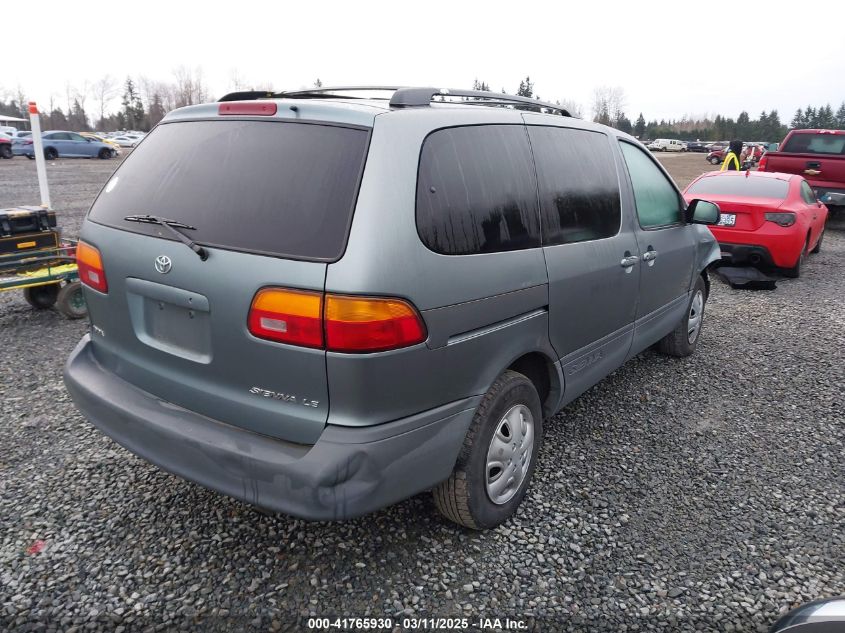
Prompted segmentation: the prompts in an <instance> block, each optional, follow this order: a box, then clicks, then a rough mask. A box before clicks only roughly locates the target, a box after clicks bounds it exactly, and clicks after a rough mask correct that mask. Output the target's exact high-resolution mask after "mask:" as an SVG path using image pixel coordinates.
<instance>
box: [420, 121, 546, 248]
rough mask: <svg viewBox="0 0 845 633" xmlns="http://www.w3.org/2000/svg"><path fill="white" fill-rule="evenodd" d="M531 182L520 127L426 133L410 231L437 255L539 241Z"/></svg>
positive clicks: (531, 245)
mask: <svg viewBox="0 0 845 633" xmlns="http://www.w3.org/2000/svg"><path fill="white" fill-rule="evenodd" d="M539 225H540V221H539V217H538V210H537V183H536V179H535V177H534V169H533V164H532V161H531V149H530V147H529V145H528V136H527V134H526V132H525V128H524V127H523V126H521V125H479V126H471V127H456V128H448V129H444V130H438V131H436V132H433V133H432V134H430V135H429V136H428V138H426V140H425V142H424V143H423V148H422V154H421V156H420V167H419V175H418V180H417V230H418V232H419V234H420V238H421V239H422V241H423V243H424V244H425V245H426V246H427V247H428V248H430V249H431V250H433V251H434V252H436V253H441V254H444V255H471V254H474V253H493V252H497V251H513V250H519V249H524V248H536V247H539V246H540V226H539Z"/></svg>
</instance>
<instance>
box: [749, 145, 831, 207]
mask: <svg viewBox="0 0 845 633" xmlns="http://www.w3.org/2000/svg"><path fill="white" fill-rule="evenodd" d="M757 169H758V170H759V171H779V172H782V173H787V174H800V175H801V176H804V178H806V179H807V181H808V182H809V183H810V186H811V187H812V188H813V190H814V191H815V192H816V196H817V197H818V199H819V200H821V201H822V202H823V203H824V204H826V205H827V206H828V208H829V209H830V210H831V211H832V212H836V211H838V212H840V213H842V212H845V130H792V131H791V132H790V133H789V134H787V135H786V138H785V139H784V140H783V143H781V144H780V147H779V148H778V151H776V152H767V153H766V154H764V155H763V158H761V159H760V164H759V165H758V166H757Z"/></svg>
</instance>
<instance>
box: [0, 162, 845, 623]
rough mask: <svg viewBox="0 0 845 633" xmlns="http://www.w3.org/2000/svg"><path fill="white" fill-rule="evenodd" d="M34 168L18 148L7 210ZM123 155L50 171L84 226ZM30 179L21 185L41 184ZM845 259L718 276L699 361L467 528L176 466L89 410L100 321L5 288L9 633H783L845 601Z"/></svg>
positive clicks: (548, 449) (0, 565)
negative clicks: (289, 508)
mask: <svg viewBox="0 0 845 633" xmlns="http://www.w3.org/2000/svg"><path fill="white" fill-rule="evenodd" d="M689 158H698V157H696V156H692V157H686V156H684V157H678V158H674V157H673V158H672V159H671V160H672V161H673V162H674V161H679V160H688V159H689ZM10 163H11V165H10ZM16 163H17V164H16ZM30 165H31V163H29V161H22V160H20V159H15V160H13V161H0V203H2V204H8V202H9V201H10V200H8V199H6V198H7V195H9V194H8V192H9V191H12V189H13V188H12V187H10V183H11V182H14V183H19V182H21V181H22V180H23V179H25V178H26V177H29V176H27V172H26V170H34V166H33V167H32V168H31V167H30ZM684 165H687V163H684ZM114 166H115V165H114V163H111V162H105V161H85V162H81V161H58V163H57V165H55V166H52V167H51V168H50V175H51V182H52V183H53V190H54V195H55V201H56V202H54V206H56V207H59V206H60V205H62V204H63V205H66V206H62V207H61V208H64V209H70V212H68V213H67V214H66V215H65V216H64V217H63V220H64V222H65V226H66V227H68V233H70V234H73V233H74V229H73V227H75V226H78V221H79V218H80V217H81V212H82V211H83V210H84V208H85V207H86V206H87V204H88V203H89V202H90V200H91V199H92V197H93V195H95V194H96V191H97V190H98V189H99V186H101V184H102V183H103V182H105V179H107V178H108V175H109V173H110V172H111V170H112V169H113V167H114ZM669 167H670V169H672V167H671V165H670V166H669ZM17 170H20V171H17ZM74 173H76V174H77V175H76V176H74ZM673 173H674V171H673ZM7 174H15V175H14V179H13V178H9V179H6V178H5V177H6V175H7ZM15 179H16V180H15ZM679 180H682V177H679ZM682 184H684V183H682ZM16 186H17V185H16ZM33 191H34V190H32V189H30V193H32V192H33ZM24 193H25V188H24V187H23V186H20V187H19V188H17V189H16V190H15V191H12V195H15V196H16V198H15V199H13V200H12V201H15V202H20V201H30V202H35V201H36V200H24ZM36 193H37V192H36ZM68 216H70V217H68ZM843 262H845V231H842V230H841V227H840V230H838V231H835V230H829V231H828V234H827V236H826V238H825V242H824V249H823V252H822V253H821V254H819V255H814V256H812V257H811V258H810V261H809V264H808V266H807V268H806V273H805V275H804V276H803V277H802V278H801V279H799V280H783V281H781V282H780V283H779V284H778V288H777V290H775V291H772V292H763V291H761V292H748V291H736V290H731V289H730V288H729V287H727V286H726V285H724V284H722V283H721V282H718V281H714V284H713V292H712V295H711V300H710V302H709V303H708V305H707V318H706V322H705V328H704V331H703V338H702V340H701V344H700V347H699V349H698V352H697V353H696V354H695V355H694V356H693V357H692V358H690V359H686V360H677V359H669V358H665V357H662V356H659V355H657V354H654V353H651V352H646V353H644V354H642V355H641V356H640V357H638V358H637V359H635V360H634V361H632V362H630V363H628V364H627V365H625V366H624V367H623V368H621V369H620V370H618V371H616V372H615V373H614V374H613V375H612V376H610V377H609V378H607V379H606V380H604V381H603V382H602V383H600V384H599V385H597V386H596V387H594V388H593V389H592V390H590V391H589V392H588V393H586V394H585V395H584V396H582V397H581V398H579V399H578V400H577V401H576V402H574V403H573V404H572V405H570V406H569V407H567V408H566V409H565V410H564V411H563V412H562V413H561V414H559V415H558V416H556V417H555V418H554V419H553V420H552V421H551V422H550V423H548V424H547V431H546V438H545V444H544V448H543V450H542V451H541V453H540V456H539V459H540V461H539V465H538V469H537V472H536V476H535V479H534V482H533V484H532V487H531V489H530V491H529V494H528V496H527V497H526V500H525V502H524V503H523V505H522V508H521V510H520V512H519V514H518V516H517V517H516V518H515V519H513V520H511V521H509V522H508V523H506V524H505V525H504V526H502V527H500V528H498V529H496V530H493V531H489V532H485V533H474V532H468V531H465V530H462V529H459V528H457V527H455V526H453V525H452V524H450V523H447V522H446V521H445V520H443V519H441V518H440V517H439V516H438V515H437V514H436V512H435V509H434V506H433V503H432V502H431V500H430V498H429V496H428V495H425V494H423V495H419V496H417V497H414V498H412V499H409V500H407V501H405V502H403V503H400V504H398V505H396V506H394V507H391V508H388V509H386V510H383V511H381V512H378V513H376V514H373V515H370V516H368V517H363V518H360V519H357V520H353V521H348V522H345V523H305V522H303V521H299V520H295V519H291V518H288V517H284V516H267V515H265V514H262V513H260V512H258V511H256V510H255V509H253V508H251V507H249V506H247V505H245V504H243V503H240V502H237V501H233V500H230V499H227V498H224V497H221V496H219V495H216V494H214V493H211V492H208V491H206V490H204V489H202V488H200V487H199V486H196V485H193V484H190V483H188V482H185V481H183V480H181V479H178V478H176V477H174V476H171V475H168V474H166V473H164V472H161V471H159V470H157V469H156V468H154V467H152V466H150V465H149V464H147V463H145V462H143V461H142V460H140V459H138V458H136V457H134V456H132V455H131V454H130V453H128V452H127V451H125V450H123V449H122V448H121V447H119V446H118V445H116V444H115V443H113V442H112V441H111V440H109V439H108V438H106V437H104V436H102V435H101V434H100V433H99V432H98V431H96V430H95V429H94V428H93V427H92V426H91V425H90V424H89V423H87V422H86V421H85V420H84V419H83V418H82V417H81V416H80V415H79V414H78V413H77V412H76V410H75V409H74V407H73V405H72V404H71V401H70V399H69V397H68V395H67V393H66V392H65V390H64V387H63V385H62V380H61V368H62V364H63V361H64V359H65V358H66V357H67V355H68V353H69V352H70V350H71V349H72V348H73V346H74V345H75V343H76V342H77V340H78V339H79V338H80V337H81V336H82V334H83V333H84V332H85V330H86V324H85V323H80V322H70V321H66V320H64V319H63V318H62V317H61V316H59V315H58V314H57V313H56V312H54V311H44V312H34V311H32V310H31V309H30V308H29V306H28V305H27V304H26V303H24V301H23V300H22V298H21V297H20V293H17V292H16V293H3V294H0V350H2V364H0V367H2V380H0V438H2V439H0V508H2V512H0V629H3V630H50V631H53V630H55V631H63V632H69V633H70V632H73V631H78V632H82V631H94V630H103V631H121V630H122V631H127V632H128V631H136V630H147V629H148V630H178V629H182V630H213V631H214V630H219V631H225V630H235V629H237V630H257V631H268V630H270V631H273V630H284V631H298V630H304V629H306V623H307V620H306V618H307V617H308V616H309V615H319V616H358V617H361V616H374V617H393V618H395V619H396V621H397V622H399V623H400V624H401V618H402V617H404V616H408V615H414V616H416V617H431V616H450V617H456V616H461V615H463V616H465V617H467V618H469V619H470V622H476V621H478V619H479V618H480V617H490V618H493V617H500V618H504V617H506V616H509V617H511V618H513V619H518V620H521V621H523V622H525V623H527V625H528V627H529V628H530V629H531V630H537V631H558V630H561V631H564V630H569V631H583V630H587V629H588V630H598V631H644V630H649V631H692V630H706V631H711V630H719V631H763V630H765V629H766V627H767V626H768V625H770V624H771V623H772V622H773V621H774V619H775V618H776V617H777V615H778V614H779V612H781V611H783V610H785V609H787V608H789V607H792V606H795V605H796V604H798V603H800V602H805V601H808V600H811V599H814V598H819V597H823V596H832V595H838V594H845V536H843V527H842V526H843V516H845V476H844V475H843V469H842V455H843V450H845V445H844V444H845V443H844V442H843V435H845V433H843V418H844V417H845V416H843V400H842V395H841V393H842V382H843V374H842V366H843V363H845V350H843V334H842V331H843V326H845V299H843V298H844V297H845V264H843ZM476 629H477V627H476V626H475V625H472V624H471V625H470V626H468V627H466V630H476ZM335 630H337V629H335ZM396 630H399V628H397V629H396ZM460 630H463V629H460Z"/></svg>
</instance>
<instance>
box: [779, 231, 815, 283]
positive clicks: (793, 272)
mask: <svg viewBox="0 0 845 633" xmlns="http://www.w3.org/2000/svg"><path fill="white" fill-rule="evenodd" d="M809 248H810V236H809V235H808V236H807V241H806V242H805V243H804V248H802V249H801V254H800V255H799V256H798V262H797V263H796V264H795V266H793V267H792V268H784V269H783V274H784V275H785V276H787V277H789V278H791V279H798V278H799V277H800V276H801V270H802V269H803V268H804V262H805V261H806V260H807V251H808V250H809Z"/></svg>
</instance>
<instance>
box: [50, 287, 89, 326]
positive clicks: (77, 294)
mask: <svg viewBox="0 0 845 633" xmlns="http://www.w3.org/2000/svg"><path fill="white" fill-rule="evenodd" d="M56 307H57V308H58V309H59V312H61V313H62V314H63V315H64V316H66V317H67V318H68V319H81V318H83V317H85V316H88V306H86V305H85V297H84V295H83V294H82V283H81V282H79V281H72V282H70V283H69V284H67V285H65V286H63V287H62V289H61V290H59V296H58V299H57V300H56Z"/></svg>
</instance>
